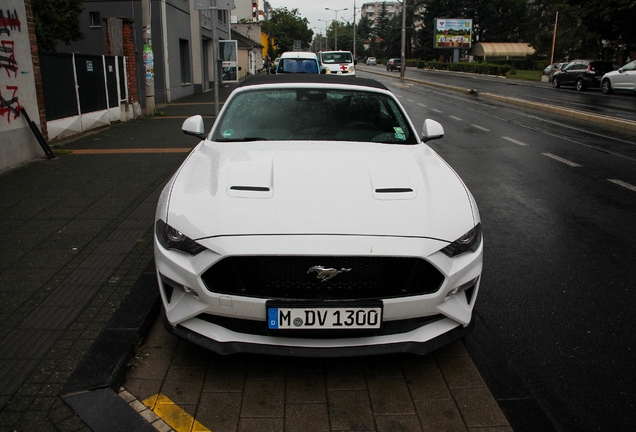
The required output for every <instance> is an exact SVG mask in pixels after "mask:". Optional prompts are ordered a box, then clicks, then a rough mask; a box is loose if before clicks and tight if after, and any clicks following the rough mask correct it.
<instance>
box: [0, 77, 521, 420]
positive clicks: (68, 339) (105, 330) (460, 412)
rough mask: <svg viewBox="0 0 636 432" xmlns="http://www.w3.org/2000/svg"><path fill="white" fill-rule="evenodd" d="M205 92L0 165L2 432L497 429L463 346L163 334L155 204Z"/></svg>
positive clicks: (189, 142) (187, 144)
mask: <svg viewBox="0 0 636 432" xmlns="http://www.w3.org/2000/svg"><path fill="white" fill-rule="evenodd" d="M234 87H235V86H222V87H221V89H220V93H221V94H220V97H219V100H220V101H224V100H225V99H226V98H227V96H228V94H229V93H230V91H231V90H232V89H233V88H234ZM213 100H214V94H213V92H207V93H204V94H199V95H193V96H189V97H187V98H184V99H181V100H179V101H176V102H175V103H172V104H169V105H167V106H165V107H160V110H161V111H163V113H165V115H162V116H158V117H144V118H140V119H137V120H134V121H131V122H128V123H122V124H117V125H115V126H112V127H109V128H105V129H102V130H100V131H97V132H91V133H87V134H85V135H83V136H81V137H79V138H77V139H73V140H68V141H67V142H65V143H64V145H63V146H62V147H60V148H59V149H61V150H62V152H58V153H59V157H58V158H57V159H56V160H50V161H46V160H41V161H35V162H33V163H29V164H26V165H24V166H20V167H17V168H15V169H12V170H9V171H6V172H3V173H0V234H1V235H2V238H3V240H4V242H3V243H4V244H3V247H2V249H1V250H0V296H1V298H0V302H1V303H0V304H2V309H0V431H63V432H66V431H88V430H91V429H92V430H95V431H101V430H103V431H116V430H122V431H124V430H136V431H144V430H148V431H152V430H156V429H157V428H158V429H159V430H170V429H171V428H174V429H175V430H178V431H180V430H192V426H197V428H198V429H195V430H207V429H206V427H207V428H209V429H211V430H215V431H216V430H237V429H238V430H245V431H255V430H289V431H293V430H302V431H310V430H389V431H395V430H405V431H407V430H408V431H410V430H434V431H441V430H449V431H458V430H481V431H483V430H489V431H501V432H504V431H511V430H512V428H511V427H510V426H509V425H508V421H507V419H506V417H505V416H504V415H503V414H502V412H501V410H500V408H499V406H498V404H497V401H496V400H495V398H494V397H493V396H492V394H491V393H490V391H489V389H488V387H487V386H486V384H485V383H484V381H483V379H482V378H481V376H480V374H479V372H478V370H477V368H476V367H475V365H474V364H473V362H472V360H471V358H470V356H468V354H467V352H466V350H465V349H464V345H463V344H462V343H461V342H456V343H455V344H453V345H451V346H449V347H447V348H444V349H442V350H439V351H437V352H435V353H434V354H431V355H429V356H425V357H417V356H409V355H399V356H380V357H373V358H362V359H340V360H338V359H335V360H321V359H284V358H283V359H281V358H277V357H266V356H247V355H238V356H232V357H226V358H222V357H219V356H216V355H213V354H211V353H209V352H207V351H204V350H202V349H200V348H198V347H196V346H194V345H192V344H190V343H188V342H186V341H183V340H178V339H176V338H174V337H173V336H171V335H169V334H168V333H166V332H165V330H163V328H162V327H161V325H160V324H159V323H157V322H156V316H157V310H158V307H159V301H158V292H157V289H156V279H155V274H154V265H153V262H152V255H153V250H152V245H153V232H152V225H153V220H154V211H155V207H156V202H157V198H158V196H159V193H160V191H161V189H162V186H163V184H165V182H166V181H167V180H168V179H169V177H170V176H171V175H172V173H173V172H174V171H175V170H176V168H177V167H178V166H179V164H180V163H181V162H182V160H183V159H184V157H185V156H186V154H187V152H188V151H189V150H190V149H191V148H192V147H194V145H196V143H197V141H196V139H195V138H193V137H188V136H186V135H183V134H182V133H181V131H180V127H181V123H182V122H183V119H184V118H185V116H189V115H193V114H202V115H203V116H204V118H206V120H207V121H206V123H207V124H206V127H207V128H209V127H210V126H211V124H212V119H207V118H209V117H211V116H213V115H214V105H213ZM53 144H57V143H53ZM59 149H58V150H59ZM150 327H152V328H151V330H150V332H149V333H148V331H149V328H150ZM147 333H148V337H147V339H146V340H145V341H144V342H143V343H142V339H143V337H144V336H145V335H146V334H147ZM126 374H127V376H125V375H126ZM122 383H123V386H124V387H123V388H120V385H121V384H122ZM116 392H118V393H120V394H119V395H117V393H116ZM131 407H132V408H131ZM138 412H140V413H141V415H139V414H138ZM159 417H161V419H160V418H159ZM194 418H196V420H197V421H196V422H195V420H194ZM183 422H185V423H183ZM184 428H185V429H184Z"/></svg>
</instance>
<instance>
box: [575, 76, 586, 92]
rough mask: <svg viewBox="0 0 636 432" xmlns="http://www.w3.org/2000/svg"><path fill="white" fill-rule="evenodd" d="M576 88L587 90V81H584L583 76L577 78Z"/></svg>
mask: <svg viewBox="0 0 636 432" xmlns="http://www.w3.org/2000/svg"><path fill="white" fill-rule="evenodd" d="M576 90H577V91H583V90H585V83H584V82H583V79H582V78H579V79H577V80H576Z"/></svg>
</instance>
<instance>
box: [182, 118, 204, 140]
mask: <svg viewBox="0 0 636 432" xmlns="http://www.w3.org/2000/svg"><path fill="white" fill-rule="evenodd" d="M181 130H182V131H183V133H184V134H186V135H192V136H195V137H197V138H201V139H205V137H206V134H205V125H204V124H203V117H201V116H200V115H195V116H192V117H189V118H187V119H185V121H184V122H183V126H181Z"/></svg>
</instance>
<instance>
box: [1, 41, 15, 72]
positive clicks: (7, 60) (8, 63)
mask: <svg viewBox="0 0 636 432" xmlns="http://www.w3.org/2000/svg"><path fill="white" fill-rule="evenodd" d="M14 46H15V43H14V42H13V41H0V69H6V71H7V74H8V75H9V77H11V72H13V73H14V74H15V77H16V78H17V76H18V62H17V61H15V56H14V54H13V48H14ZM2 53H4V54H10V55H9V56H8V57H7V56H6V55H2Z"/></svg>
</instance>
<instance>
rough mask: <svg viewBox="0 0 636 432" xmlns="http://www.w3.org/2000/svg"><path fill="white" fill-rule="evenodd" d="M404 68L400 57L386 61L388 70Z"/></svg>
mask: <svg viewBox="0 0 636 432" xmlns="http://www.w3.org/2000/svg"><path fill="white" fill-rule="evenodd" d="M401 68H402V61H401V60H400V59H399V58H392V59H389V60H388V61H387V62H386V70H388V71H389V72H393V71H394V70H400V69H401Z"/></svg>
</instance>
